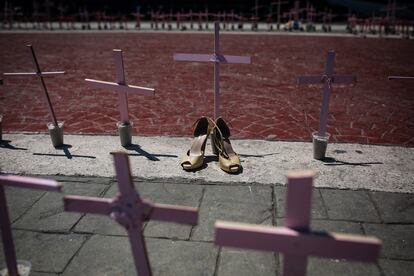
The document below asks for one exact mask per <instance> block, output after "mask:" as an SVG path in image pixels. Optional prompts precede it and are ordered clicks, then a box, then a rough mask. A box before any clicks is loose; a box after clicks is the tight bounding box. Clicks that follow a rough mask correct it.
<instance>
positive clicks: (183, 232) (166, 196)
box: [75, 182, 203, 239]
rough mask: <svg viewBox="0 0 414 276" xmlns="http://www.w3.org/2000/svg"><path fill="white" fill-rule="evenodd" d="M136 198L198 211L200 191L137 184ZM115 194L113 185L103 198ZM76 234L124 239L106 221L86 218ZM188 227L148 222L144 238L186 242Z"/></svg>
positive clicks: (120, 229)
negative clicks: (82, 233)
mask: <svg viewBox="0 0 414 276" xmlns="http://www.w3.org/2000/svg"><path fill="white" fill-rule="evenodd" d="M135 187H136V188H137V191H138V192H139V194H140V195H141V196H142V197H143V198H145V199H148V200H150V201H153V202H156V203H164V204H174V205H185V206H190V207H198V205H199V201H200V199H201V195H202V190H203V187H202V186H200V185H185V184H171V183H167V184H164V183H152V182H136V183H135ZM117 193H118V185H117V183H116V182H114V183H113V184H112V186H111V188H110V189H109V190H108V191H107V192H106V194H105V197H114V196H116V194H117ZM75 231H79V232H87V233H97V234H103V235H126V234H127V233H126V231H125V230H124V228H123V227H121V226H120V225H118V223H117V222H115V221H114V220H112V219H110V218H109V217H104V216H96V215H86V216H85V217H83V218H82V219H81V221H80V222H79V223H78V225H77V226H76V227H75ZM190 231H191V226H189V225H182V224H175V223H165V222H157V221H150V222H148V223H147V226H146V227H145V231H144V235H145V236H152V237H169V238H180V239H188V237H189V235H190Z"/></svg>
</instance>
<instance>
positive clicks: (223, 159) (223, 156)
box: [213, 117, 242, 173]
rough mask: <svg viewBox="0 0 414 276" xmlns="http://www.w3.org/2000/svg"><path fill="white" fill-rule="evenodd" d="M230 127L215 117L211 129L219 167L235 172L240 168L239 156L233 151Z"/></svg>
mask: <svg viewBox="0 0 414 276" xmlns="http://www.w3.org/2000/svg"><path fill="white" fill-rule="evenodd" d="M229 137H230V129H229V127H228V126H227V124H226V122H225V121H224V120H223V119H222V118H221V117H219V118H217V119H216V122H215V125H214V129H213V140H214V145H215V147H216V149H217V151H218V153H219V154H218V156H219V163H220V168H221V169H222V170H223V171H225V172H228V173H237V172H239V171H240V170H241V168H242V166H241V164H240V158H239V155H238V154H237V153H235V152H234V150H233V147H232V146H231V143H230V139H229Z"/></svg>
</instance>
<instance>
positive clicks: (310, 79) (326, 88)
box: [297, 51, 356, 136]
mask: <svg viewBox="0 0 414 276" xmlns="http://www.w3.org/2000/svg"><path fill="white" fill-rule="evenodd" d="M334 62H335V52H334V51H329V52H328V58H327V61H326V66H325V73H324V74H323V75H310V76H300V77H298V79H297V84H299V85H302V84H323V88H322V90H323V100H322V107H321V114H320V118H319V135H320V136H325V133H326V124H327V121H328V110H329V98H330V96H331V92H332V84H354V83H356V76H354V75H336V74H334Z"/></svg>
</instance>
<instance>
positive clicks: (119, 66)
mask: <svg viewBox="0 0 414 276" xmlns="http://www.w3.org/2000/svg"><path fill="white" fill-rule="evenodd" d="M28 47H29V48H30V51H31V54H32V59H33V63H34V66H35V70H36V71H35V72H30V73H4V76H5V77H12V76H31V77H33V76H34V77H38V78H39V80H40V83H41V86H42V88H43V92H44V95H45V100H46V104H47V107H48V110H49V114H50V117H51V119H52V123H51V126H52V127H53V128H54V129H60V128H61V126H60V125H59V123H58V120H57V118H56V114H55V112H54V109H53V105H52V102H51V100H50V96H49V93H48V90H47V87H46V83H45V81H44V77H46V76H53V75H60V74H64V73H65V72H64V71H55V72H43V71H41V69H40V66H39V63H38V61H37V58H36V55H35V52H34V50H33V47H32V46H31V45H28ZM113 53H114V57H115V68H116V82H107V81H99V80H93V79H85V82H86V84H87V85H88V86H89V87H92V88H96V89H108V90H113V91H116V92H117V93H118V109H119V113H120V122H119V123H118V129H119V133H120V136H121V144H122V145H123V146H128V145H129V144H130V142H131V131H130V128H131V125H132V123H131V122H130V120H129V116H128V96H127V95H128V94H129V93H131V94H142V95H146V96H152V95H154V93H155V92H154V91H155V90H154V89H153V88H146V87H139V86H134V85H128V84H127V83H126V80H125V73H124V63H123V56H122V51H121V50H113ZM174 60H176V61H192V62H196V61H197V62H212V63H214V118H218V117H219V116H220V64H221V63H239V64H250V63H251V58H250V57H248V56H232V55H223V54H222V53H221V51H220V26H219V23H218V22H215V24H214V53H213V54H174ZM334 61H335V53H334V52H333V51H330V52H329V53H328V58H327V63H326V67H325V73H323V74H322V75H321V76H315V75H314V76H301V77H299V78H298V80H297V84H299V85H303V84H323V100H322V106H321V113H320V120H319V131H318V132H319V135H320V136H325V134H326V129H327V118H328V110H329V99H330V94H331V92H332V85H333V84H354V83H355V82H356V76H352V75H336V74H334V70H333V67H334ZM396 78H400V79H402V78H404V79H412V78H413V77H399V76H391V77H390V79H396ZM124 127H128V131H123V128H124ZM0 130H1V128H0ZM49 131H50V129H49ZM55 134H56V135H61V136H62V137H61V139H58V141H59V142H60V144H59V143H58V144H56V143H54V146H55V147H59V146H62V144H63V129H62V130H61V131H60V132H51V131H50V135H51V136H52V137H51V138H52V142H53V141H56V139H55V140H54V139H53V135H55ZM125 141H126V142H125Z"/></svg>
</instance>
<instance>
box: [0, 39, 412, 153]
mask: <svg viewBox="0 0 414 276" xmlns="http://www.w3.org/2000/svg"><path fill="white" fill-rule="evenodd" d="M28 43H31V44H33V45H34V47H35V49H36V52H37V55H38V59H39V62H40V65H41V66H42V68H43V70H66V72H67V74H66V75H65V76H56V77H50V78H47V80H46V82H47V84H48V87H49V90H50V94H51V98H52V101H53V103H54V105H55V108H56V113H57V116H58V118H59V119H60V120H63V121H65V131H66V133H99V134H103V133H114V132H115V131H116V127H115V123H116V121H117V120H118V116H119V115H118V111H117V106H116V101H117V95H116V93H114V92H110V91H99V90H93V89H89V88H87V87H86V86H85V84H84V82H83V79H84V78H94V79H102V80H108V81H112V80H114V79H115V72H114V60H113V56H112V51H111V50H112V49H113V48H122V49H123V50H124V63H125V69H126V77H127V81H128V82H129V83H130V84H135V85H139V86H147V87H154V88H156V95H155V96H154V97H145V96H139V95H131V96H130V97H129V103H130V115H131V118H132V121H133V122H134V128H135V129H134V130H135V134H140V135H169V136H183V135H184V136H186V135H190V134H191V132H192V130H191V128H192V124H193V122H194V121H195V120H196V119H197V118H198V117H200V116H202V115H207V116H212V112H213V86H212V79H213V69H212V65H211V64H210V65H209V64H200V63H188V62H187V63H186V62H173V58H172V56H173V53H177V52H184V53H210V52H211V51H212V48H213V40H212V34H165V33H111V34H97V33H78V34H75V33H67V34H63V33H59V34H53V33H41V34H39V33H37V34H6V33H3V34H1V36H0V59H1V61H2V62H1V64H0V72H1V73H2V72H14V71H32V70H33V65H32V63H31V58H30V53H29V51H28V49H27V48H26V47H24V45H26V44H28ZM221 47H222V52H223V53H225V54H226V53H227V54H233V55H251V56H252V64H251V65H238V64H237V65H224V66H222V82H221V88H222V115H223V117H224V118H226V119H227V120H228V121H229V122H230V124H231V129H232V132H233V136H234V137H235V138H259V139H277V140H289V141H292V140H300V141H309V140H310V133H311V132H312V131H314V130H315V129H316V128H317V127H318V117H319V108H320V103H321V99H322V93H321V89H320V87H296V85H295V79H296V77H297V76H299V75H303V74H320V73H322V71H323V70H324V64H325V60H326V53H327V51H328V50H329V49H334V50H335V51H336V52H337V63H336V67H335V69H336V72H338V73H353V74H356V75H357V76H358V84H357V85H356V86H355V87H335V88H334V92H333V94H332V96H331V105H330V116H329V122H328V124H329V125H328V131H329V132H330V133H331V134H332V141H335V142H356V143H369V144H397V145H408V146H413V145H414V125H413V124H414V120H413V117H414V94H413V93H412V88H413V84H412V83H411V82H409V81H388V80H387V76H389V75H412V72H414V63H412V62H411V61H412V60H413V58H414V51H413V49H414V48H413V42H412V41H410V40H394V39H389V40H386V39H362V38H343V37H342V38H338V37H336V38H334V37H303V36H276V35H272V36H268V35H228V34H225V35H223V36H222V40H221ZM0 99H1V101H0V102H1V104H0V112H1V113H2V114H4V118H3V129H4V130H6V131H46V127H45V124H46V122H47V121H49V120H50V119H49V117H48V114H47V109H46V108H45V105H44V101H43V96H42V95H41V90H40V86H39V82H38V80H36V79H30V78H29V79H28V78H14V79H11V78H8V79H6V80H5V84H4V85H3V86H0Z"/></svg>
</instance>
